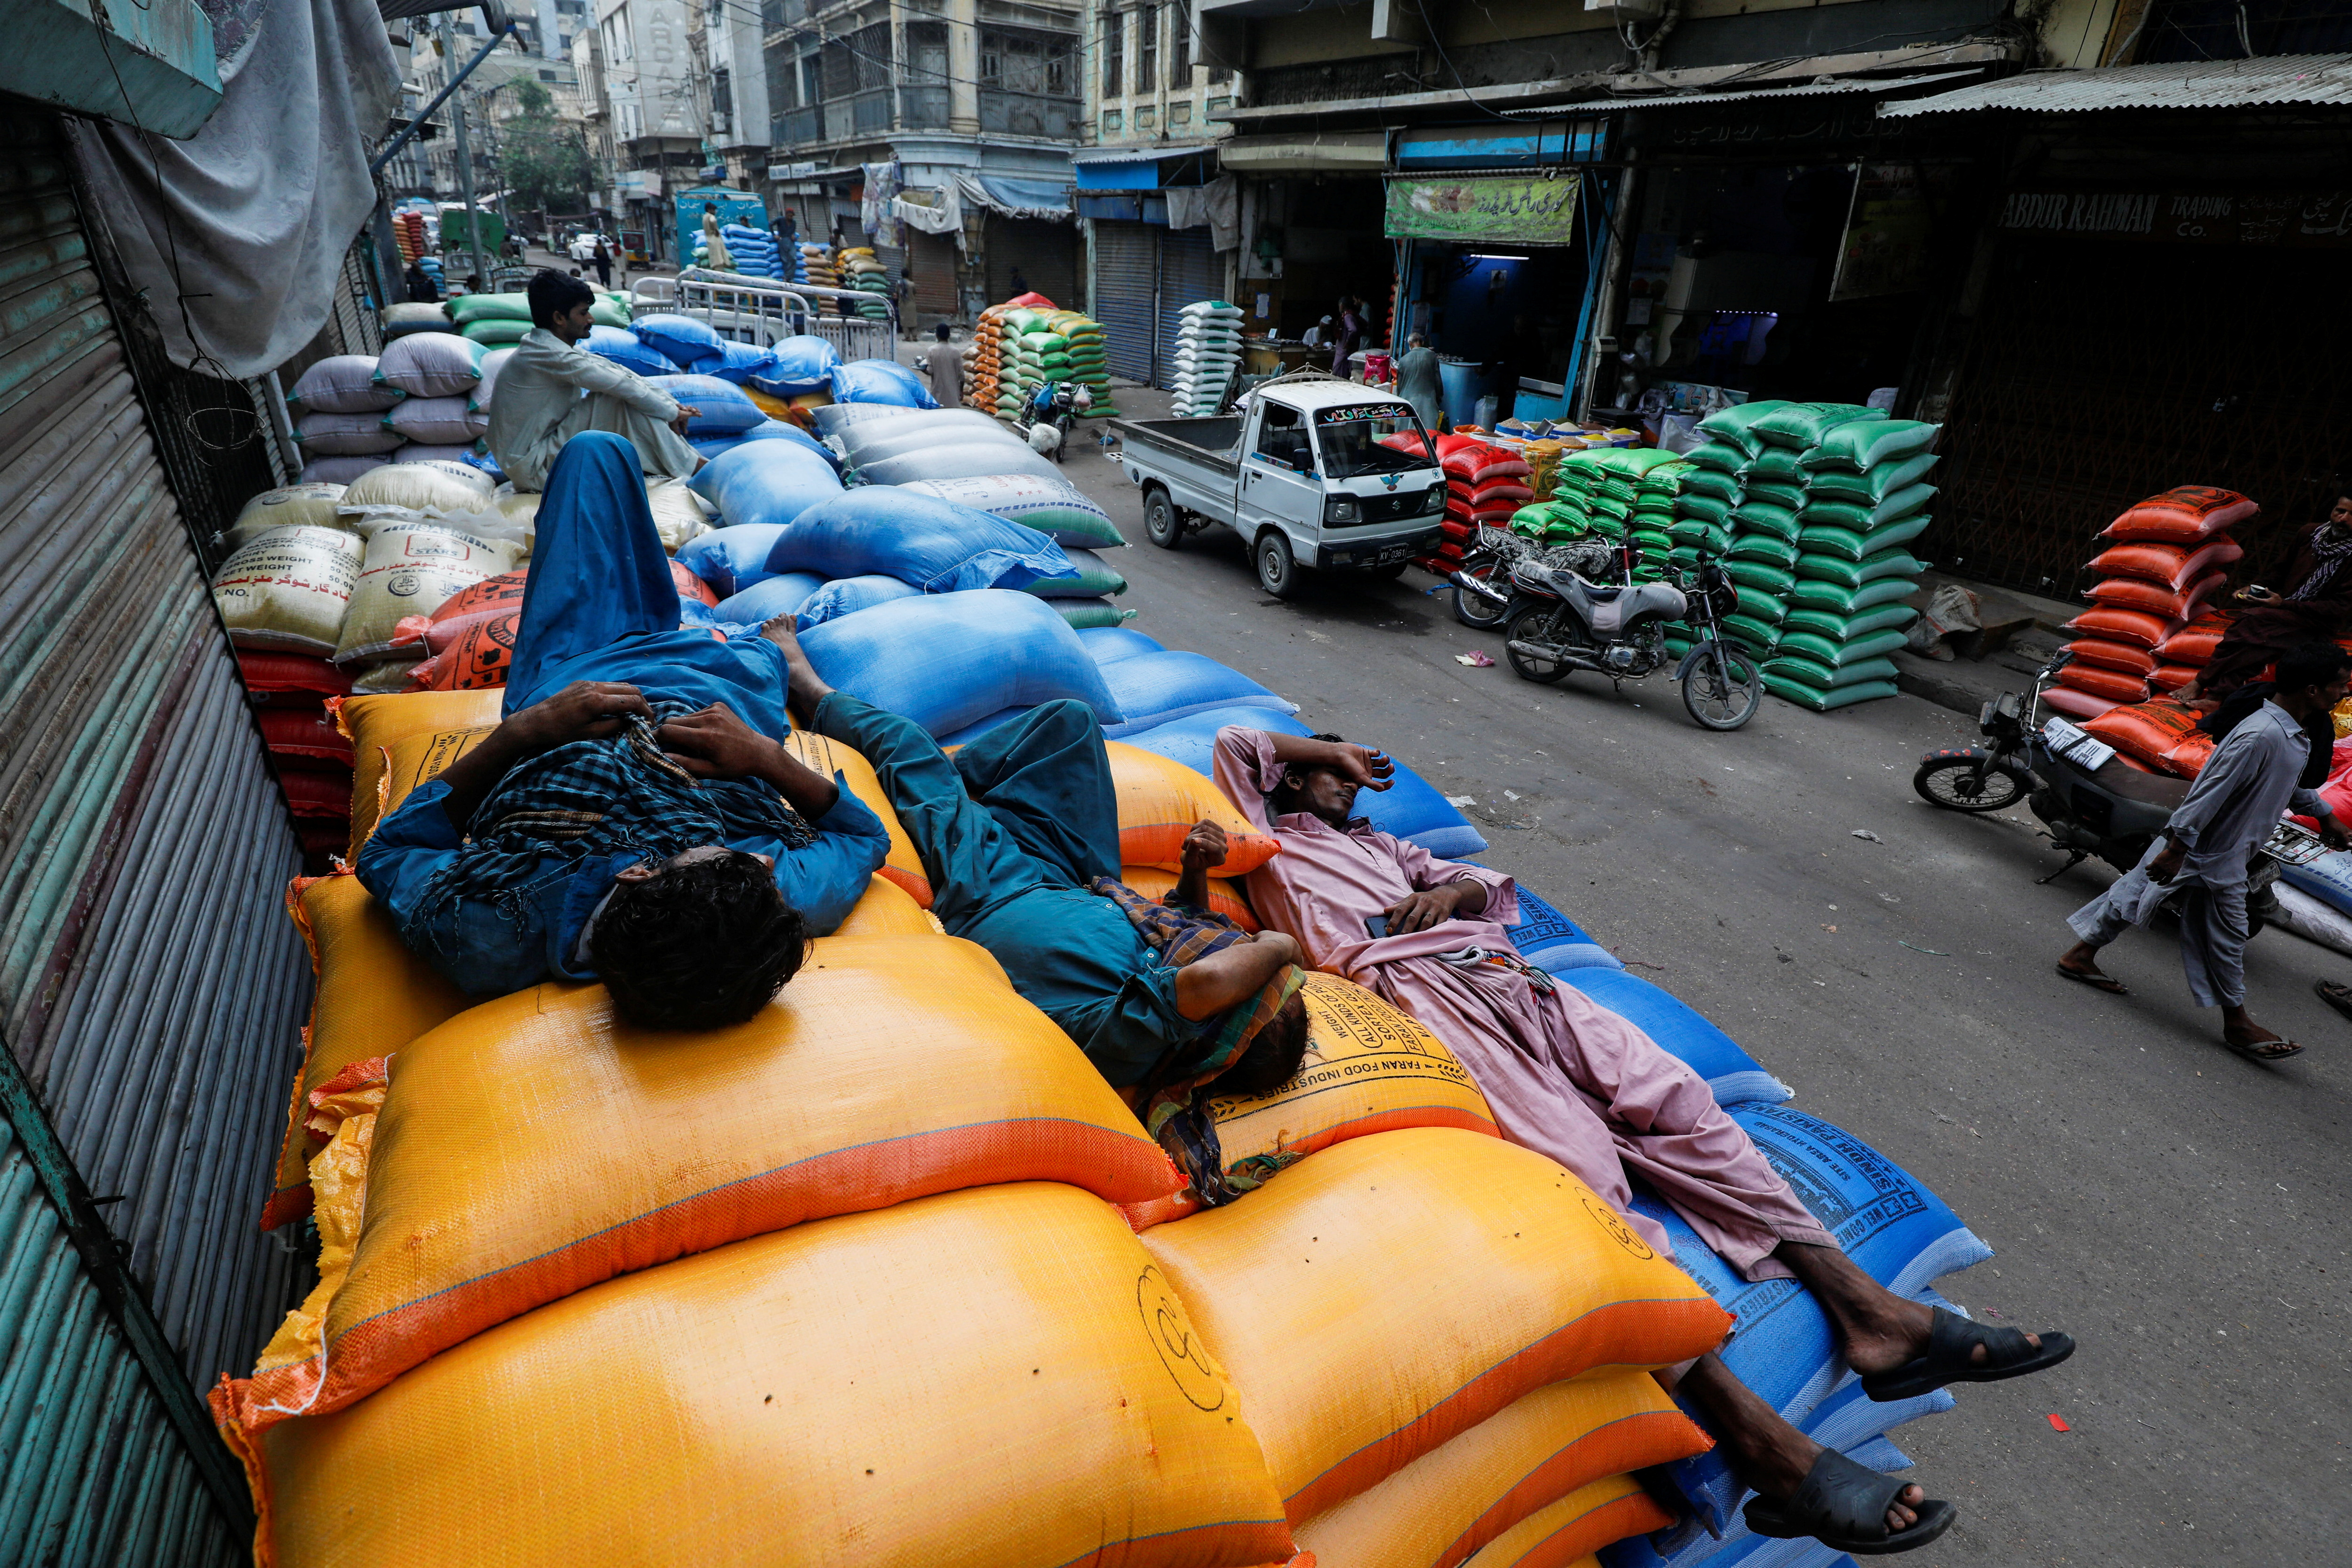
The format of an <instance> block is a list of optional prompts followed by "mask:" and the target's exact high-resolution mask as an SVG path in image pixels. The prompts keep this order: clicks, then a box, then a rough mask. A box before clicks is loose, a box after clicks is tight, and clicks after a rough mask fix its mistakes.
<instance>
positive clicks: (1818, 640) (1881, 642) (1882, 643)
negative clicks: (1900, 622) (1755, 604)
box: [1780, 610, 1903, 685]
mask: <svg viewBox="0 0 2352 1568" xmlns="http://www.w3.org/2000/svg"><path fill="white" fill-rule="evenodd" d="M1820 614H1821V612H1820V611H1818V610H1791V611H1790V612H1789V618H1788V619H1787V620H1785V621H1783V622H1781V623H1780V651H1781V652H1782V653H1793V654H1800V655H1801V656H1803V657H1804V658H1810V659H1811V660H1813V661H1814V662H1815V663H1817V664H1820V665H1822V666H1825V667H1826V668H1830V669H1834V670H1843V669H1847V668H1851V667H1853V666H1854V665H1857V664H1862V663H1864V662H1865V661H1868V662H1871V663H1885V658H1886V656H1887V655H1888V654H1890V653H1893V652H1894V651H1895V649H1896V648H1898V647H1902V646H1903V634H1902V633H1901V632H1890V631H1879V632H1872V633H1870V634H1869V635H1868V636H1866V637H1855V638H1853V639H1852V640H1851V641H1847V640H1844V639H1842V638H1839V637H1824V636H1822V634H1821V633H1820V632H1817V631H1813V630H1811V623H1810V622H1809V621H1808V622H1801V621H1800V620H1799V617H1800V616H1818V615H1820ZM1886 679H1890V680H1891V679H1894V677H1893V676H1891V675H1890V676H1888V677H1886ZM1837 684H1840V685H1843V684H1844V682H1843V680H1841V681H1839V682H1838V683H1837Z"/></svg>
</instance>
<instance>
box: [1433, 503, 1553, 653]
mask: <svg viewBox="0 0 2352 1568" xmlns="http://www.w3.org/2000/svg"><path fill="white" fill-rule="evenodd" d="M1543 556H1544V549H1543V547H1542V546H1541V545H1539V544H1538V543H1536V542H1535V541H1533V540H1531V539H1525V538H1522V537H1521V536H1519V535H1518V534H1516V533H1513V532H1512V531H1510V530H1509V529H1507V528H1496V527H1495V526H1493V525H1492V524H1490V523H1481V524H1480V525H1479V527H1478V531H1477V534H1476V535H1475V537H1474V538H1473V539H1472V540H1471V541H1470V547H1469V548H1468V549H1466V550H1465V551H1464V552H1462V560H1461V562H1460V563H1458V564H1457V565H1455V567H1454V570H1453V571H1451V572H1449V573H1447V574H1445V580H1446V581H1447V582H1448V583H1451V584H1454V619H1455V620H1457V621H1460V622H1461V623H1462V624H1463V625H1464V626H1469V627H1471V628H1473V629H1474V630H1476V631H1482V632H1483V631H1491V630H1493V629H1494V628H1495V627H1496V626H1501V625H1502V624H1503V614H1504V612H1505V611H1506V610H1507V609H1509V608H1510V604H1511V595H1510V593H1509V591H1508V590H1507V588H1498V587H1496V585H1495V581H1496V578H1497V577H1499V578H1501V579H1502V581H1503V582H1504V583H1506V584H1507V583H1509V582H1510V580H1511V563H1513V562H1514V561H1530V560H1541V559H1543Z"/></svg>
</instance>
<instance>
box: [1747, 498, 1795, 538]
mask: <svg viewBox="0 0 2352 1568" xmlns="http://www.w3.org/2000/svg"><path fill="white" fill-rule="evenodd" d="M1731 526H1732V528H1733V530H1734V531H1737V532H1739V533H1769V534H1770V535H1771V536H1772V537H1773V538H1775V539H1794V538H1796V537H1797V514H1796V513H1795V512H1793V511H1790V510H1789V509H1788V508H1787V507H1785V506H1774V505H1772V504H1771V503H1770V502H1769V501H1742V502H1741V503H1740V504H1739V505H1738V507H1735V508H1734V509H1733V510H1732V513H1731Z"/></svg>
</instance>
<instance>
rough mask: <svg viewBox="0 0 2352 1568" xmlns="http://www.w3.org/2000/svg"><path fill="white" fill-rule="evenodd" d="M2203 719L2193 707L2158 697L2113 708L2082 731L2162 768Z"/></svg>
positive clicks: (2128, 755)
mask: <svg viewBox="0 0 2352 1568" xmlns="http://www.w3.org/2000/svg"><path fill="white" fill-rule="evenodd" d="M2201 717H2203V715H2201V714H2200V713H2199V712H2198V711H2197V710H2195V709H2194V708H2190V707H2188V706H2186V705H2185V704H2183V703H2179V702H2176V701H2174V700H2171V699H2170V698H2168V697H2159V698H2158V699H2156V700H2154V701H2151V702H2137V703H2134V704H2133V705H2131V706H2130V707H2127V708H2111V709H2109V710H2107V711H2105V713H2102V714H2100V715H2099V716H2098V717H2097V718H2095V719H2093V720H2091V721H2089V722H2087V723H2085V724H2084V726H2083V732H2084V734H2086V735H2096V736H2097V737H2098V738H2099V739H2100V740H2102V741H2105V742H2106V743H2107V744H2108V745H2110V746H2113V747H2114V748H2115V749H2116V751H2118V752H2123V753H2124V754H2125V755H2126V756H2127V757H2133V758H2136V759H2137V760H2138V761H2140V762H2143V763H2147V764H2148V765H2149V766H2150V767H2156V768H2161V767H2162V766H2164V764H2165V761H2166V759H2167V758H2168V757H2169V756H2171V754H2172V752H2174V751H2175V750H2176V749H2177V748H2178V747H2179V744H2180V742H2183V741H2185V740H2187V739H2188V738H2189V736H2190V735H2191V734H2193V733H2195V732H2196V730H2197V721H2198V720H2199V719H2200V718H2201Z"/></svg>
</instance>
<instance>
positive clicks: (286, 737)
mask: <svg viewBox="0 0 2352 1568" xmlns="http://www.w3.org/2000/svg"><path fill="white" fill-rule="evenodd" d="M254 719H255V721H257V723H259V724H260V726H261V739H262V742H263V743H264V744H265V745H267V746H268V748H269V750H270V751H271V752H273V753H274V754H276V755H278V756H281V757H303V758H308V759H310V760H311V761H313V762H326V763H342V764H343V766H345V767H350V766H351V765H352V739H351V737H350V736H349V735H346V734H344V733H343V732H342V731H341V730H338V729H336V728H335V721H333V720H332V719H330V718H328V717H327V711H326V710H325V709H323V708H312V709H309V710H304V709H300V708H264V709H261V710H258V711H257V712H256V713H255V714H254Z"/></svg>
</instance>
